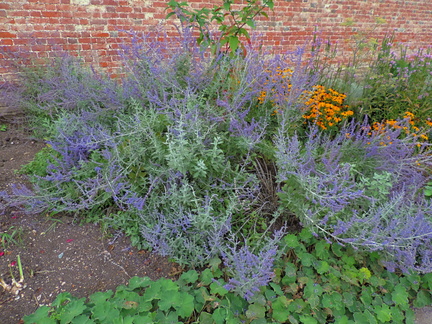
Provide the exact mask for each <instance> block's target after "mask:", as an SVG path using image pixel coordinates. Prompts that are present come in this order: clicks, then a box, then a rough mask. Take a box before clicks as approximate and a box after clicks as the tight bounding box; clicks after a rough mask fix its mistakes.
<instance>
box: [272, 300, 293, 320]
mask: <svg viewBox="0 0 432 324" xmlns="http://www.w3.org/2000/svg"><path fill="white" fill-rule="evenodd" d="M291 302H292V300H289V299H288V298H286V297H285V296H279V297H278V298H277V299H276V300H275V301H274V302H273V303H272V308H273V313H272V317H273V319H275V320H276V321H278V322H281V323H285V322H286V321H287V320H288V316H289V315H290V311H289V310H288V306H289V304H290V303H291Z"/></svg>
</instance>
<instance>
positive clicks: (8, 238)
mask: <svg viewBox="0 0 432 324" xmlns="http://www.w3.org/2000/svg"><path fill="white" fill-rule="evenodd" d="M23 232H24V231H23V229H22V228H21V227H19V228H16V227H15V226H11V227H9V229H8V230H6V231H5V232H1V233H0V244H1V246H2V249H3V250H4V251H7V250H8V249H9V248H10V246H11V245H22V243H23Z"/></svg>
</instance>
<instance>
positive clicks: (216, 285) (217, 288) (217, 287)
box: [210, 282, 228, 296]
mask: <svg viewBox="0 0 432 324" xmlns="http://www.w3.org/2000/svg"><path fill="white" fill-rule="evenodd" d="M210 292H211V294H212V295H216V294H218V295H220V296H225V295H226V294H227V293H228V290H226V289H225V288H224V287H223V285H222V284H221V283H220V282H212V283H211V284H210Z"/></svg>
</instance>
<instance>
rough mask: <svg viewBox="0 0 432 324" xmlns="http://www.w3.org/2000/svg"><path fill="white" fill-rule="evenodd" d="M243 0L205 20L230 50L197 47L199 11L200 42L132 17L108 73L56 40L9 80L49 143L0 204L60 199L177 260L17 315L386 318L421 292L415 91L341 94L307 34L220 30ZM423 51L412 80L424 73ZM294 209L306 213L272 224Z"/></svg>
mask: <svg viewBox="0 0 432 324" xmlns="http://www.w3.org/2000/svg"><path fill="white" fill-rule="evenodd" d="M231 3H232V2H231V1H225V4H226V6H224V9H225V10H228V11H230V10H231V11H232V10H234V9H232V7H231V6H230V4H231ZM248 3H249V9H250V10H246V11H245V12H244V13H245V16H244V17H243V18H242V19H244V20H242V21H240V22H238V24H236V25H235V28H234V29H229V28H228V29H226V28H222V29H221V32H222V36H223V37H222V39H226V42H225V44H229V48H228V49H229V51H228V53H227V52H224V51H221V50H220V48H217V49H218V50H217V51H214V50H213V51H211V52H208V51H206V46H207V45H212V44H213V45H214V44H220V38H216V39H219V41H216V42H215V43H212V42H210V41H208V40H206V41H207V43H205V44H204V45H206V46H202V45H203V42H204V39H206V38H208V37H211V35H212V34H210V33H208V34H205V35H204V36H205V37H204V36H202V33H203V32H204V31H205V30H204V29H202V27H203V25H201V24H199V22H200V21H197V23H198V25H199V27H200V32H201V37H204V38H202V39H201V40H198V43H197V41H196V40H195V38H194V37H193V36H192V35H193V33H192V32H193V26H192V30H191V29H190V26H189V25H187V26H183V27H184V28H183V29H182V30H181V36H180V37H178V38H173V37H172V36H170V37H169V36H168V34H164V33H163V31H161V34H160V36H161V37H159V38H158V40H155V39H154V38H149V37H146V35H136V34H132V35H131V36H132V38H133V42H132V43H133V45H132V46H131V47H128V48H125V49H124V52H123V55H124V62H125V71H124V75H125V76H124V78H123V79H122V80H121V82H118V81H117V80H111V79H110V78H109V77H107V76H105V75H103V74H101V73H98V72H96V71H94V70H91V69H88V68H85V67H84V66H83V65H82V64H81V62H80V61H79V60H77V59H74V58H71V57H69V56H61V57H59V59H58V60H56V61H55V62H53V65H52V66H51V68H50V69H48V70H47V72H43V70H42V72H41V71H37V73H36V74H35V73H33V74H30V77H29V80H35V79H36V80H37V82H28V83H25V84H27V85H28V86H27V88H24V90H23V91H22V92H16V93H18V94H19V95H20V97H19V99H20V100H22V101H23V102H25V104H26V108H27V110H28V112H29V113H31V114H32V116H34V117H35V120H36V123H35V125H39V126H40V125H43V127H42V128H41V127H38V128H36V130H37V132H38V134H40V136H43V137H45V138H46V143H47V146H46V148H45V149H43V150H42V151H40V153H39V154H38V155H37V156H36V158H35V160H34V161H33V162H31V163H30V164H28V165H26V166H24V167H23V169H22V171H21V172H23V173H26V174H28V175H29V177H30V180H31V182H32V184H33V189H30V188H27V187H24V186H16V187H15V188H14V190H13V193H12V194H8V193H6V192H3V193H1V196H0V197H1V198H2V205H0V207H3V208H6V207H7V206H24V208H27V210H28V212H33V213H37V212H42V211H44V212H46V211H49V212H52V213H59V212H68V213H71V214H74V215H76V217H81V218H82V219H83V220H84V221H89V222H98V223H101V224H102V225H103V226H105V227H110V228H114V229H117V230H121V231H123V232H124V233H126V234H127V235H128V236H130V237H131V240H132V242H133V244H135V245H137V246H140V247H141V248H145V249H153V251H155V252H157V253H159V254H162V255H168V256H170V257H171V258H172V260H173V261H175V262H177V263H179V264H181V265H183V266H185V267H187V268H190V269H192V270H190V271H189V272H185V274H184V275H183V276H182V277H181V278H180V280H179V281H177V282H172V281H169V280H161V281H157V282H151V281H150V280H148V279H146V278H141V279H139V278H134V279H133V280H132V281H131V282H130V285H129V286H128V287H126V286H124V287H123V286H122V287H119V288H118V290H117V292H116V293H115V294H114V293H113V292H105V293H103V292H101V293H97V294H95V295H92V296H91V297H90V299H89V301H85V300H83V299H76V298H74V297H72V296H71V295H69V294H62V295H59V296H58V298H57V300H56V301H55V302H54V303H53V304H52V305H51V307H48V306H47V307H42V308H41V309H39V310H38V311H37V312H36V313H35V314H33V315H32V316H29V317H28V318H26V321H27V322H28V323H33V322H36V323H37V322H38V321H40V322H44V321H45V322H46V321H49V320H48V318H50V321H51V322H53V323H57V322H58V321H60V322H77V323H78V322H85V321H86V320H87V321H89V322H104V321H105V320H106V319H105V318H104V316H107V314H111V315H112V316H111V315H110V318H113V323H114V322H115V321H116V320H117V318H118V321H119V322H121V321H122V320H127V321H129V322H131V323H132V322H133V321H134V320H135V321H140V320H141V321H144V320H151V321H154V322H194V321H200V322H203V323H206V322H209V323H212V322H216V323H219V322H220V323H222V322H224V321H228V322H229V321H231V322H233V323H237V322H240V321H246V322H253V323H262V322H266V321H274V322H287V321H289V322H291V323H325V322H326V321H327V322H333V321H334V322H337V323H350V322H353V321H354V322H356V323H361V322H362V321H363V322H365V323H373V322H390V321H392V322H395V321H397V319H399V318H402V319H405V318H407V319H409V318H411V317H412V316H413V315H412V311H410V309H409V306H410V305H411V304H412V303H414V305H418V306H424V305H427V304H430V301H431V296H430V293H429V291H428V290H429V289H430V283H429V279H430V275H429V274H430V273H431V272H432V271H431V270H432V264H431V255H430V253H431V252H430V251H432V249H431V248H432V246H431V239H432V225H431V215H432V200H431V199H430V196H431V195H430V183H431V181H432V155H431V153H430V152H431V151H430V142H429V137H430V135H431V134H430V132H431V128H430V126H431V125H430V121H429V120H427V119H426V116H427V111H429V109H430V106H428V105H427V101H425V103H424V104H421V105H413V106H409V107H407V108H409V109H405V110H403V111H402V110H400V109H399V108H398V109H399V110H398V111H396V112H394V114H390V113H385V114H384V115H382V110H377V109H376V107H375V106H374V105H372V104H365V103H363V104H362V105H361V108H362V109H360V108H359V107H360V106H356V107H354V106H353V107H351V106H350V105H349V103H350V101H349V97H347V96H346V95H345V94H344V93H343V89H336V88H331V87H330V86H329V85H328V84H327V85H326V84H320V82H319V81H321V80H322V79H323V76H322V75H319V74H316V73H311V72H310V71H319V70H320V69H319V67H317V66H315V65H313V64H316V62H317V60H315V57H314V56H313V55H312V57H310V56H306V55H305V48H299V49H298V50H297V51H295V52H292V53H287V55H281V56H275V57H271V58H269V57H268V56H266V55H265V53H262V52H261V51H259V50H257V49H256V48H254V47H253V46H252V45H253V43H251V44H250V45H248V44H243V45H242V48H240V47H239V46H236V44H237V42H236V41H233V40H232V38H230V37H237V38H238V37H239V35H240V34H239V33H240V32H239V30H242V28H243V26H244V24H247V21H249V20H250V19H253V18H254V15H255V14H256V13H257V12H261V11H256V10H262V8H261V7H256V6H257V5H258V4H257V2H256V1H250V2H248ZM184 6H185V4H182V5H178V4H176V3H175V2H173V1H171V2H170V7H171V8H172V9H173V10H174V11H173V12H174V14H176V11H175V10H180V9H182V10H180V12H177V15H179V14H181V15H183V16H182V17H183V19H182V21H183V22H189V23H191V22H194V21H195V20H194V19H198V18H200V19H209V13H210V12H208V11H207V12H204V13H202V12H201V13H199V12H198V13H197V12H192V11H188V10H186V9H184ZM267 6H269V7H270V2H267ZM253 8H255V9H256V10H252V9H253ZM213 11H214V12H213V14H214V13H215V12H216V13H217V12H219V11H218V10H217V8H215V9H214V10H213ZM185 15H186V16H188V15H189V18H190V19H186V18H185ZM206 17H207V18H206ZM217 17H219V16H217ZM234 17H237V16H236V15H234ZM191 19H192V20H191ZM216 21H218V19H216ZM231 33H232V34H231ZM241 34H242V35H243V36H245V37H246V38H247V39H250V38H248V34H245V33H244V32H241ZM230 39H231V41H230ZM218 42H219V43H218ZM386 44H387V43H386ZM200 45H201V46H200ZM388 51H389V49H388V48H387V47H386V46H384V45H383V46H382V47H381V48H380V49H379V51H378V53H379V55H378V58H377V60H381V58H382V57H383V56H385V55H387V54H386V53H388ZM312 54H314V53H312ZM305 57H308V58H305ZM401 60H405V61H406V62H408V63H407V64H408V65H409V64H411V65H410V66H414V65H415V64H417V63H418V60H417V58H414V59H413V60H409V59H408V58H407V57H405V56H401ZM398 62H400V61H398ZM421 62H422V64H423V65H422V66H423V67H424V71H423V70H422V71H423V72H422V73H421V77H418V78H417V77H412V78H411V79H410V80H411V81H410V82H409V86H410V87H411V83H413V82H414V83H415V82H423V81H425V79H424V78H426V81H427V80H429V79H427V72H428V73H429V75H430V73H431V68H430V65H429V64H427V63H428V62H429V63H430V59H429V60H428V57H427V56H425V57H424V58H423V61H421ZM390 63H391V62H388V64H390ZM380 64H384V63H380ZM400 64H401V63H400ZM390 65H391V64H390ZM371 69H372V70H373V71H374V73H378V75H379V76H381V74H379V73H388V70H386V69H384V68H382V69H378V68H376V66H375V65H372V68H371ZM427 69H429V70H427ZM425 71H426V72H425ZM399 72H400V71H399V70H395V72H394V73H395V76H394V77H395V78H397V77H398V75H396V74H397V73H399ZM415 73H416V72H413V71H412V74H410V76H411V75H415ZM27 75H28V74H27ZM419 80H420V81H419ZM405 81H406V80H405ZM364 82H365V84H364V85H363V88H364V90H363V91H364V97H362V98H365V99H364V100H366V99H367V98H375V97H376V96H375V95H372V94H371V93H373V91H374V90H375V91H376V92H377V93H378V92H379V91H381V84H378V83H373V84H372V83H370V81H368V79H366V81H364ZM368 82H369V83H368ZM427 82H429V81H427ZM336 84H337V83H335V85H336ZM366 85H367V86H366ZM427 85H428V83H426V86H427ZM406 86H408V84H406ZM398 87H399V88H397V89H396V88H395V89H393V90H394V91H396V92H397V93H399V92H400V91H402V90H403V91H405V92H404V93H406V94H407V95H408V94H410V91H409V89H405V88H401V87H402V84H400V85H399V86H398ZM393 90H392V91H393ZM368 93H369V94H368ZM423 95H424V96H426V93H423ZM427 96H429V95H427ZM396 97H397V96H396ZM404 98H405V97H404ZM404 100H405V99H404ZM419 100H420V99H419ZM351 102H353V101H351ZM365 102H366V101H365ZM382 104H384V102H383V103H382ZM389 104H390V106H388V107H387V106H386V109H387V110H388V111H393V110H392V109H391V107H392V106H393V105H395V102H389ZM357 105H360V104H358V103H357ZM376 111H378V112H376ZM78 215H79V216H78ZM298 222H300V224H301V226H302V227H303V228H305V229H304V230H303V231H302V232H301V233H299V234H297V235H296V234H292V233H291V234H288V233H289V232H292V231H293V228H294V226H293V224H298ZM295 229H298V227H296V228H295ZM314 235H315V236H316V237H314ZM318 238H319V239H318ZM330 243H332V244H330ZM193 269H198V270H199V269H200V270H201V271H200V272H197V271H196V270H193ZM401 272H403V274H402V273H401ZM420 274H421V275H420ZM336 292H339V293H341V294H336ZM342 292H346V293H342ZM355 296H357V298H356V297H355ZM179 300H183V301H187V302H184V303H182V304H181V303H179ZM107 309H111V313H106V312H105V311H104V310H107ZM45 322H44V323H45Z"/></svg>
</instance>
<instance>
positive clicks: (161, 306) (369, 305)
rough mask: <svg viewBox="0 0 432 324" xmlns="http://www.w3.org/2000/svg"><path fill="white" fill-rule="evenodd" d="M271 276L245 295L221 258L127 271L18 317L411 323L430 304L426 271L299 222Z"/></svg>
mask: <svg viewBox="0 0 432 324" xmlns="http://www.w3.org/2000/svg"><path fill="white" fill-rule="evenodd" d="M283 243H284V246H285V247H284V256H283V258H282V259H281V260H279V261H278V263H277V265H276V268H275V270H274V272H275V277H274V278H273V281H272V282H271V283H270V284H269V285H267V286H265V287H262V288H261V290H260V293H258V294H256V295H255V296H254V298H253V300H251V301H250V302H247V301H246V300H244V299H243V298H241V297H239V296H237V295H236V294H234V293H232V292H228V291H227V290H226V289H225V288H224V285H225V284H226V282H225V280H224V278H225V277H224V275H223V269H222V271H221V269H220V268H219V267H218V264H219V263H220V262H217V260H214V262H211V263H213V266H209V267H208V268H206V269H204V270H203V271H201V272H197V271H195V270H189V271H187V272H184V273H183V274H182V275H181V276H180V277H179V279H178V280H176V281H172V280H169V279H159V280H157V281H152V280H151V279H149V278H147V277H143V278H140V277H133V278H131V279H130V281H129V284H128V285H126V286H125V285H121V286H119V287H117V290H116V291H115V292H113V291H111V290H109V291H106V292H96V293H94V294H92V295H91V296H89V298H88V299H87V300H86V299H85V298H76V297H73V296H72V295H71V294H70V293H67V292H66V293H61V294H59V295H58V296H57V297H56V299H55V300H54V301H53V302H52V304H51V305H50V306H42V307H40V308H39V309H38V310H37V311H36V312H35V313H33V314H31V315H28V316H26V317H24V323H26V324H33V323H36V324H38V323H137V322H140V323H150V322H152V323H255V324H257V323H270V322H274V323H368V324H369V323H412V322H413V318H414V313H413V311H412V310H411V308H410V307H411V306H414V307H423V306H426V305H430V304H431V302H432V296H431V293H430V289H431V288H432V275H431V274H426V275H418V274H413V273H411V274H404V275H397V274H394V273H390V272H388V271H387V270H385V268H384V267H383V266H382V265H381V264H380V263H379V262H376V259H375V256H374V255H373V254H370V255H366V254H359V253H358V252H356V251H355V250H354V249H353V248H351V247H344V246H341V245H339V244H337V243H333V244H330V243H328V242H326V241H324V240H319V239H317V238H315V237H314V236H312V234H311V233H310V232H309V231H307V230H303V231H302V232H300V233H299V234H289V235H286V236H285V237H284V239H283Z"/></svg>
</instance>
